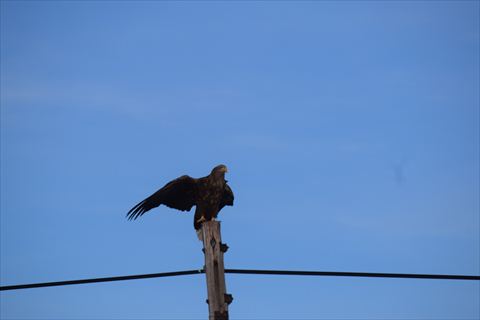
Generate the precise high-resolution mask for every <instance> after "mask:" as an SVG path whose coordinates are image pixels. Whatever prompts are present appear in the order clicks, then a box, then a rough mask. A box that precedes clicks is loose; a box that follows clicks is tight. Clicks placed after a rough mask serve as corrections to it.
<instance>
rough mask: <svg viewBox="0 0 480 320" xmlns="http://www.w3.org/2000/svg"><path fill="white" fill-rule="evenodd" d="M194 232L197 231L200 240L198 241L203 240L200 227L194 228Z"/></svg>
mask: <svg viewBox="0 0 480 320" xmlns="http://www.w3.org/2000/svg"><path fill="white" fill-rule="evenodd" d="M195 232H196V233H197V237H198V240H200V242H203V232H202V229H196V230H195Z"/></svg>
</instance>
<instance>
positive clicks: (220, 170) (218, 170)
mask: <svg viewBox="0 0 480 320" xmlns="http://www.w3.org/2000/svg"><path fill="white" fill-rule="evenodd" d="M226 172H228V169H227V166H226V165H224V164H220V165H218V166H216V167H215V168H213V170H212V173H211V175H212V176H214V177H215V178H225V173H226Z"/></svg>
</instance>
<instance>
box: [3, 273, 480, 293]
mask: <svg viewBox="0 0 480 320" xmlns="http://www.w3.org/2000/svg"><path fill="white" fill-rule="evenodd" d="M200 273H205V270H204V269H198V270H187V271H176V272H162V273H149V274H138V275H130V276H120V277H106V278H93V279H80V280H67V281H55V282H41V283H30V284H18V285H11V286H0V291H6V290H18V289H30V288H41V287H55V286H66V285H73V284H85V283H95V282H110V281H123V280H136V279H149V278H161V277H174V276H185V275H192V274H200ZM225 273H232V274H259V275H286V276H337V277H369V278H410V279H437V280H480V276H470V275H452V274H412V273H374V272H336V271H293V270H254V269H225Z"/></svg>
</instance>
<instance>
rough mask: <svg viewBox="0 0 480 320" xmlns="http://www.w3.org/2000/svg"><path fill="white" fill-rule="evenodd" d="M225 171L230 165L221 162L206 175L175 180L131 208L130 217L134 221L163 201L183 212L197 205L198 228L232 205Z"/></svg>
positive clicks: (195, 225) (196, 221) (195, 222)
mask: <svg viewBox="0 0 480 320" xmlns="http://www.w3.org/2000/svg"><path fill="white" fill-rule="evenodd" d="M226 172H227V167H226V166H225V165H223V164H221V165H218V166H216V167H215V168H213V170H212V172H211V173H210V174H209V175H208V176H206V177H203V178H198V179H195V178H192V177H189V176H187V175H185V176H181V177H179V178H177V179H175V180H172V181H170V182H169V183H167V184H166V185H165V186H164V187H163V188H161V189H160V190H158V191H157V192H155V193H154V194H152V195H151V196H150V197H148V198H146V199H145V200H143V201H141V202H140V203H138V204H137V205H136V206H134V207H133V208H132V209H130V211H129V212H128V213H127V218H128V219H129V220H131V219H133V220H135V219H137V218H138V217H140V216H142V215H143V214H144V213H145V212H147V211H149V210H151V209H153V208H156V207H158V206H159V205H161V204H163V205H166V206H167V207H170V208H174V209H178V210H181V211H190V210H191V209H192V207H193V206H196V208H195V216H194V219H193V227H194V228H195V230H197V231H198V230H199V229H200V227H201V225H202V223H203V222H204V221H210V220H212V219H213V220H215V218H216V217H217V215H218V213H219V212H220V210H222V208H223V207H224V206H233V192H232V189H230V187H229V186H228V184H227V180H225V173H226Z"/></svg>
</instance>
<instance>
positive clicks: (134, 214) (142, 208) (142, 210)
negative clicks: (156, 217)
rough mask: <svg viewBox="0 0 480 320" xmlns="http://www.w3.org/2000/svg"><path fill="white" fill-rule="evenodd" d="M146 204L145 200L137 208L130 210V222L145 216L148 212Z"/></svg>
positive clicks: (128, 216)
mask: <svg viewBox="0 0 480 320" xmlns="http://www.w3.org/2000/svg"><path fill="white" fill-rule="evenodd" d="M144 204H145V200H143V201H142V202H140V203H138V204H137V205H136V206H135V207H133V208H132V209H130V211H128V213H127V216H126V217H127V218H128V220H135V219H137V218H138V217H140V216H141V215H143V214H144V213H145V212H146V211H147V210H146V209H145V206H144Z"/></svg>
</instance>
